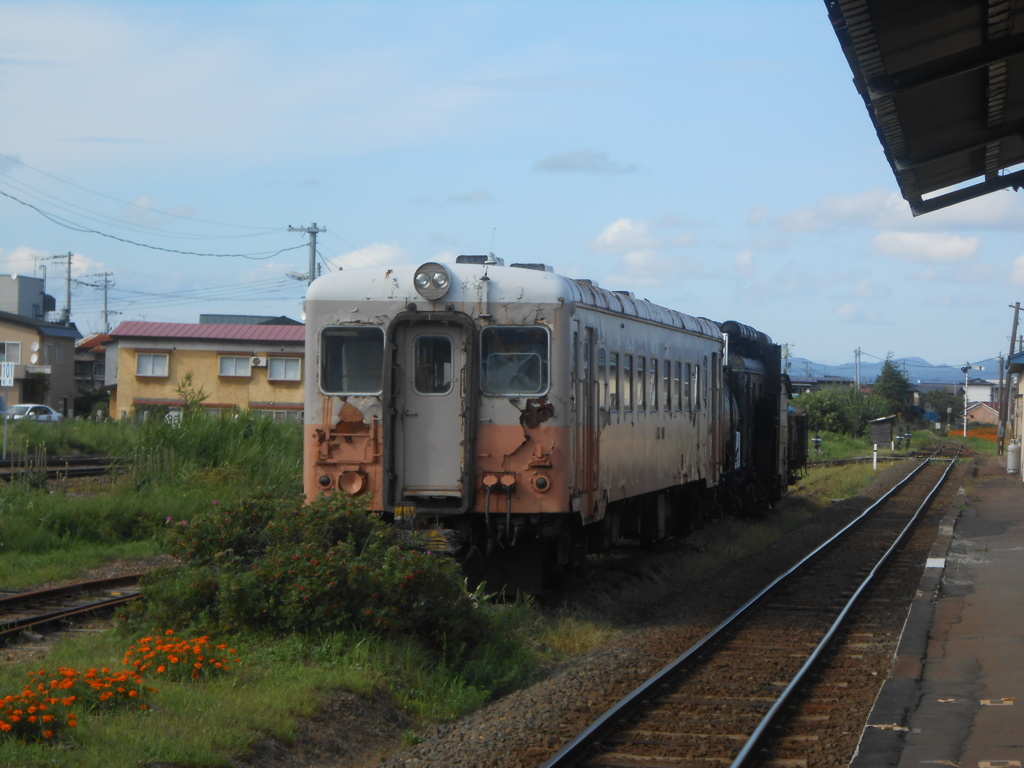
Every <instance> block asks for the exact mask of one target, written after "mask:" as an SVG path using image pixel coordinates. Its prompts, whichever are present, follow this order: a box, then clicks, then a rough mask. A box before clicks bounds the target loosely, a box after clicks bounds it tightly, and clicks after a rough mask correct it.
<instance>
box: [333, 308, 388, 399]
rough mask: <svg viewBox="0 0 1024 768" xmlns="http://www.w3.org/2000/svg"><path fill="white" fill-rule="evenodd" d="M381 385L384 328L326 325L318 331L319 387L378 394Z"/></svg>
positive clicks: (351, 392) (339, 392) (336, 393)
mask: <svg viewBox="0 0 1024 768" xmlns="http://www.w3.org/2000/svg"><path fill="white" fill-rule="evenodd" d="M383 386H384V330H383V329H382V328H377V327H376V326H356V325H340V326H328V327H327V328H324V329H323V330H322V331H321V332H320V389H321V391H323V392H324V393H326V394H329V395H378V394H380V392H381V390H382V389H383Z"/></svg>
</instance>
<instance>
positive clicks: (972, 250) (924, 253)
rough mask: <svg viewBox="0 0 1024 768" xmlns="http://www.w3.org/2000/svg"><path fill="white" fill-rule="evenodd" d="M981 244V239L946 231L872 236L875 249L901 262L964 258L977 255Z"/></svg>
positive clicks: (936, 261)
mask: <svg viewBox="0 0 1024 768" xmlns="http://www.w3.org/2000/svg"><path fill="white" fill-rule="evenodd" d="M980 246H981V239H980V238H977V237H962V236H960V235H953V234H949V233H946V232H879V233H878V234H877V235H875V237H874V248H875V250H876V251H878V252H880V253H885V254H888V255H890V256H892V257H893V258H896V259H900V260H902V261H921V262H931V263H939V264H949V263H953V262H958V261H967V260H969V259H973V258H974V257H975V256H976V255H977V253H978V248H979V247H980Z"/></svg>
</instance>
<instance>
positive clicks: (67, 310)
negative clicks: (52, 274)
mask: <svg viewBox="0 0 1024 768" xmlns="http://www.w3.org/2000/svg"><path fill="white" fill-rule="evenodd" d="M50 258H51V259H53V260H54V261H63V260H64V259H67V262H68V264H67V293H66V298H65V299H64V309H62V310H61V313H60V322H61V323H63V324H64V325H69V324H70V323H71V252H70V251H68V255H67V256H51V257H50Z"/></svg>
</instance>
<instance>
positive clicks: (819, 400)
mask: <svg viewBox="0 0 1024 768" xmlns="http://www.w3.org/2000/svg"><path fill="white" fill-rule="evenodd" d="M793 404H794V405H796V406H799V407H800V408H803V409H804V410H806V411H807V424H808V427H809V428H810V429H811V431H812V432H818V431H821V432H838V433H843V434H847V435H851V436H853V437H860V436H861V435H863V434H864V431H865V429H866V428H867V424H868V422H869V421H871V420H872V419H877V418H880V417H882V416H888V415H890V414H891V413H892V412H891V411H890V410H889V409H890V405H889V403H888V401H886V400H885V399H883V398H881V397H878V396H877V395H870V394H864V393H863V392H861V391H860V390H858V389H856V388H854V387H826V388H825V389H820V390H818V391H816V392H805V393H803V394H802V395H800V396H799V397H798V398H796V399H795V400H794V401H793Z"/></svg>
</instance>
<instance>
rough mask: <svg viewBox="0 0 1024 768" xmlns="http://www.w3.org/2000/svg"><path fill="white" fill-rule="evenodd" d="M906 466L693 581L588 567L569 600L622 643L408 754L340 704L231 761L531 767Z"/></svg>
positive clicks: (640, 563) (303, 766)
mask: <svg viewBox="0 0 1024 768" xmlns="http://www.w3.org/2000/svg"><path fill="white" fill-rule="evenodd" d="M907 470H908V467H906V466H904V465H900V466H896V467H893V468H891V469H889V470H886V471H884V472H881V473H879V478H878V479H877V480H876V481H875V482H874V483H873V484H872V487H871V488H869V489H867V490H866V491H865V492H864V494H863V495H862V496H858V497H856V498H853V499H848V500H845V501H842V502H838V503H833V504H832V505H830V506H829V507H827V508H826V509H823V510H820V511H819V512H817V513H815V514H813V515H811V516H809V517H808V518H807V519H805V520H804V521H803V522H802V523H801V524H799V525H798V526H797V527H796V528H795V529H793V530H791V531H789V532H788V533H787V534H786V535H784V536H781V537H780V538H779V539H777V540H776V541H775V542H773V543H772V544H771V545H769V546H766V547H765V548H764V549H763V550H760V551H757V552H756V553H754V554H747V555H744V556H742V558H740V559H737V560H735V561H734V562H733V563H731V564H730V565H728V566H726V567H723V568H721V569H720V570H718V571H716V572H714V573H708V574H705V575H703V576H702V577H700V578H694V577H692V576H689V577H685V578H684V577H683V576H681V575H680V572H679V569H678V567H677V565H678V562H679V558H680V557H681V556H683V557H685V552H682V553H681V551H680V550H683V549H685V546H683V545H676V546H673V547H670V548H668V549H667V550H666V551H662V552H657V553H645V554H642V555H641V554H637V555H636V556H626V557H623V558H620V559H618V560H616V561H614V562H611V563H608V562H604V563H601V562H598V563H595V564H594V565H593V566H588V568H587V571H586V572H585V574H582V575H581V576H579V577H577V578H576V579H574V580H573V583H572V584H571V585H570V586H569V588H568V589H567V591H566V593H565V595H564V604H565V605H568V606H569V607H570V608H571V609H572V610H574V611H576V612H578V613H579V614H580V615H581V616H586V617H593V618H601V619H604V620H607V621H611V622H613V623H614V624H615V625H617V626H619V627H621V628H622V632H621V634H620V635H619V636H618V637H617V639H616V640H615V641H614V642H612V643H610V644H608V645H607V646H604V647H601V648H599V649H597V650H595V651H593V652H591V653H588V654H585V655H583V656H580V657H578V658H574V659H572V660H571V661H569V662H566V663H564V664H562V665H560V666H559V667H557V668H555V669H553V670H550V672H549V673H548V674H547V675H546V676H545V677H544V679H542V680H540V681H539V682H537V683H536V684H535V685H533V686H531V687H529V688H526V689H523V690H520V691H516V692H514V693H511V694H509V695H507V696H505V697H503V698H501V699H499V700H498V701H495V702H493V703H491V704H490V705H488V706H487V707H485V708H484V709H482V710H480V711H479V712H477V713H475V714H473V715H470V716H468V717H466V718H463V719H462V720H459V721H457V722H454V723H448V724H444V725H441V726H438V727H436V728H434V729H433V730H432V731H430V732H428V733H426V734H425V737H424V739H423V741H422V742H421V743H419V744H417V745H415V746H413V747H409V748H405V749H403V748H402V744H401V738H402V735H403V734H404V733H406V732H408V730H409V728H410V723H409V722H408V721H407V720H405V719H404V718H402V717H401V716H400V715H399V714H398V713H397V712H396V711H395V710H394V709H393V708H388V706H387V704H386V702H382V701H381V700H377V701H374V702H354V701H349V700H342V699H341V698H339V699H337V700H335V701H333V702H332V704H331V705H330V706H329V707H328V710H329V711H330V712H333V713H335V714H337V713H338V712H344V713H345V715H346V716H345V718H344V719H340V720H339V719H338V718H337V717H331V716H328V717H327V718H324V717H323V716H321V717H318V718H317V719H316V720H315V721H312V722H310V723H307V724H306V725H305V726H304V727H303V729H302V733H301V734H300V736H299V738H298V739H297V741H296V743H295V744H294V745H292V746H291V747H290V748H289V749H288V750H281V749H278V748H274V747H273V745H257V748H256V749H255V750H254V751H253V752H252V753H250V754H249V755H247V756H246V757H244V758H241V759H239V760H238V761H237V763H236V765H238V766H239V767H240V768H242V767H243V766H244V767H245V768H269V766H271V765H274V766H283V767H284V768H328V766H329V767H330V768H427V767H428V766H430V767H435V766H445V767H446V768H535V766H538V765H540V764H542V763H543V762H544V761H545V760H547V759H548V758H549V757H551V756H552V755H553V754H554V753H555V752H557V751H558V750H559V749H560V747H561V746H562V745H563V744H564V743H565V742H566V741H567V740H568V739H569V738H570V737H571V736H572V735H574V734H575V733H576V732H577V731H578V730H580V729H582V728H584V727H586V725H588V724H589V723H590V722H591V721H592V719H593V716H594V715H593V713H594V711H595V710H602V709H605V708H607V707H608V706H611V705H612V704H613V703H614V702H616V701H618V700H619V699H620V698H622V697H623V696H624V695H626V694H628V693H629V692H630V691H632V690H633V689H634V688H635V687H636V686H637V685H639V684H640V683H642V682H643V681H644V680H646V679H647V678H648V677H650V676H651V675H652V674H653V673H654V672H656V671H657V670H658V669H660V668H661V667H662V666H664V665H665V664H666V663H668V662H669V661H671V660H672V659H674V658H675V657H676V656H678V655H679V654H680V653H682V652H683V651H684V650H686V649H687V648H688V647H689V646H690V645H692V644H693V642H695V641H696V640H697V639H699V638H700V637H702V636H703V635H704V634H705V633H706V632H707V631H708V630H709V629H711V628H713V627H714V626H715V625H717V624H718V623H719V622H720V621H721V620H722V619H724V618H725V617H726V616H727V615H728V614H729V613H731V612H732V611H733V610H734V609H735V608H736V607H737V606H738V605H740V604H742V602H744V601H745V600H746V599H748V598H749V597H751V596H752V595H753V594H755V593H756V592H757V591H758V589H760V588H761V587H762V586H763V585H764V584H765V583H766V582H767V581H769V580H770V579H771V578H774V577H775V576H777V575H778V574H779V573H781V572H782V571H783V570H785V569H786V568H787V567H788V566H789V565H791V564H792V563H793V562H794V561H795V560H796V559H798V557H799V556H800V555H801V554H802V553H804V552H805V551H806V550H807V549H808V548H810V547H811V546H812V545H814V544H815V543H818V542H821V541H823V540H825V539H826V538H828V536H830V535H831V534H832V533H833V532H835V531H836V530H837V529H838V528H840V527H842V526H843V525H844V524H846V523H847V522H848V521H849V520H851V519H852V518H853V517H855V516H856V515H857V514H859V513H860V511H862V510H863V508H864V507H865V506H866V504H867V503H868V501H870V500H873V499H874V498H876V497H877V496H878V495H879V493H880V492H882V491H884V490H886V489H888V487H890V486H891V485H892V483H894V482H895V481H896V476H897V475H902V474H905V472H906V471H907ZM641 595H642V597H638V596H641ZM897 621H898V619H897ZM882 656H883V660H882V662H881V664H883V665H884V663H885V661H886V659H885V657H884V654H883V655H882ZM870 674H872V675H877V674H878V673H877V671H874V672H871V673H870ZM341 696H342V694H339V697H341ZM867 706H870V701H868V703H867ZM855 717H856V716H855ZM859 722H861V723H862V722H863V719H861V720H860V721H859ZM325 741H328V742H331V743H335V744H338V743H343V744H345V749H344V750H342V749H338V750H336V751H333V750H331V749H326V750H325V749H323V744H324V742H325ZM853 743H854V744H855V743H856V742H855V741H854V742H853ZM844 764H845V763H844Z"/></svg>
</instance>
